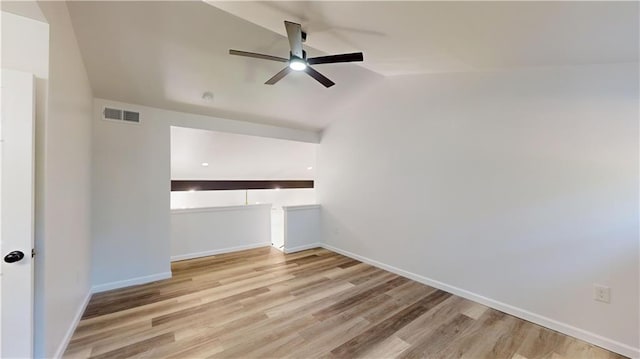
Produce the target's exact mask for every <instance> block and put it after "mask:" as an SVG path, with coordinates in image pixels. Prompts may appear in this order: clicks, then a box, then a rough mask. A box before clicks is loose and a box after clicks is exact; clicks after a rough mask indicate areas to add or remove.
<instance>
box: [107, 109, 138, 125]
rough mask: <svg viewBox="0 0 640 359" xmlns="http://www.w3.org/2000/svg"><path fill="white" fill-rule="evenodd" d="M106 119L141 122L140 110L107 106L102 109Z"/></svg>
mask: <svg viewBox="0 0 640 359" xmlns="http://www.w3.org/2000/svg"><path fill="white" fill-rule="evenodd" d="M102 115H103V117H104V119H105V120H111V121H125V122H129V123H140V112H135V111H127V110H121V109H119V108H112V107H105V108H104V111H102Z"/></svg>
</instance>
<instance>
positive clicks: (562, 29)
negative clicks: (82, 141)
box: [68, 1, 638, 130]
mask: <svg viewBox="0 0 640 359" xmlns="http://www.w3.org/2000/svg"><path fill="white" fill-rule="evenodd" d="M68 8H69V12H70V14H71V17H72V21H73V25H74V28H75V31H76V36H77V37H78V42H79V45H80V48H81V51H82V55H83V58H84V61H85V65H86V67H87V71H88V73H89V78H90V80H91V85H92V87H93V91H94V95H95V96H96V97H101V98H107V99H113V100H119V101H123V102H130V103H137V104H142V105H147V106H154V107H159V108H165V109H171V110H177V111H185V112H192V113H199V114H206V115H212V116H218V117H224V118H230V119H236V120H244V121H253V122H260V123H270V124H279V125H285V126H292V127H299V128H308V129H314V130H315V129H322V128H324V127H325V126H326V125H327V124H328V123H329V121H330V120H331V119H330V118H328V117H327V116H326V114H327V113H328V112H327V111H328V110H330V109H332V108H335V107H336V106H341V105H342V104H344V103H346V102H348V101H349V99H350V98H351V97H352V96H355V95H357V94H358V93H359V92H360V91H363V90H364V89H366V87H367V86H369V85H370V84H371V83H372V82H374V81H378V80H380V79H382V78H384V76H393V75H406V74H425V73H438V72H463V71H487V70H502V69H513V68H524V67H538V66H573V65H583V64H597V63H616V62H637V61H638V3H637V2H605V1H603V2H396V1H373V2H365V1H355V2H343V1H336V2H329V1H313V2H309V1H291V2H251V1H238V2H217V1H216V2H210V3H205V2H200V1H182V2H165V1H141V2H129V1H123V2H120V1H115V2H112V1H88V2H83V1H73V2H68ZM283 20H290V21H297V22H300V23H301V24H302V25H303V29H305V30H306V31H307V32H308V41H307V43H306V45H305V46H307V51H308V52H309V55H310V56H315V55H322V54H325V53H341V52H352V51H363V52H364V54H365V62H364V63H362V64H361V65H355V64H334V65H318V66H317V67H316V68H317V69H318V70H319V71H321V72H322V73H324V74H325V75H326V76H328V77H329V78H331V79H332V80H334V81H335V82H336V83H337V85H336V86H334V87H332V88H329V89H325V88H324V87H322V86H321V85H320V84H318V83H317V82H315V81H313V80H312V79H311V78H309V77H308V76H307V75H306V74H304V73H293V74H291V75H290V76H288V77H287V78H285V79H284V80H282V81H280V82H279V83H278V84H276V85H274V86H267V85H264V84H263V83H264V82H265V81H266V80H267V79H268V78H270V77H271V76H272V75H273V74H275V73H276V72H278V71H279V70H280V69H281V68H282V67H283V64H281V63H277V62H269V61H263V60H258V59H249V58H240V57H235V56H230V55H228V50H229V49H231V48H233V49H239V50H246V51H252V52H261V53H268V54H272V55H276V56H281V57H287V55H288V51H289V49H288V42H287V39H286V37H285V36H284V34H285V32H284V27H283V24H282V22H283ZM206 91H210V92H212V93H213V94H214V98H213V101H211V102H207V101H204V100H203V99H202V94H203V93H204V92H206Z"/></svg>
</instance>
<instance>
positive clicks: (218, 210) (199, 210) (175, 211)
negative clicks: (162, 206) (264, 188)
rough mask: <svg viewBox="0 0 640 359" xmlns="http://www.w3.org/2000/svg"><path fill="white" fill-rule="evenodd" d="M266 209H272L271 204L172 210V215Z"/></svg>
mask: <svg viewBox="0 0 640 359" xmlns="http://www.w3.org/2000/svg"><path fill="white" fill-rule="evenodd" d="M264 207H269V208H271V203H261V204H241V205H236V206H220V207H197V208H172V209H171V214H185V213H198V212H221V211H243V210H252V209H261V208H264Z"/></svg>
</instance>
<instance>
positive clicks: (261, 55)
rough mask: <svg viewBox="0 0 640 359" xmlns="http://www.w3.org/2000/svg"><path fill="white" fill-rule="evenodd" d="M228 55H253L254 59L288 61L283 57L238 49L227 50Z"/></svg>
mask: <svg viewBox="0 0 640 359" xmlns="http://www.w3.org/2000/svg"><path fill="white" fill-rule="evenodd" d="M229 55H236V56H245V57H253V58H256V59H263V60H271V61H278V62H289V59H285V58H283V57H278V56H271V55H265V54H256V53H255V52H247V51H239V50H229Z"/></svg>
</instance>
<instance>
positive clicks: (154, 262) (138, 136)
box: [92, 99, 319, 288]
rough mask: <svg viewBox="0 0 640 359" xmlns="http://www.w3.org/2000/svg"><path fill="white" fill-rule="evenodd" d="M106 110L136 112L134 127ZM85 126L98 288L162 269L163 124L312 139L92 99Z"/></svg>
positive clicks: (165, 247) (167, 175) (312, 137)
mask: <svg viewBox="0 0 640 359" xmlns="http://www.w3.org/2000/svg"><path fill="white" fill-rule="evenodd" d="M106 105H108V106H112V107H116V108H125V109H128V110H133V111H139V112H140V117H141V121H142V122H141V124H139V125H136V124H126V123H118V122H113V121H107V120H103V119H102V109H103V107H104V106H106ZM93 125H94V126H93V151H92V152H93V196H94V197H93V207H92V218H93V222H92V232H93V239H94V246H93V261H94V262H93V263H94V265H93V273H92V275H93V284H94V285H96V286H101V287H103V288H104V287H105V286H108V287H117V286H118V285H127V283H131V282H130V281H131V280H135V279H136V278H149V276H151V277H152V278H153V276H156V275H162V274H164V273H167V272H169V271H170V256H171V221H170V209H169V207H170V198H169V193H170V179H171V168H170V156H171V153H170V126H180V127H190V128H199V129H205V130H211V131H226V132H232V133H240V134H247V135H254V136H263V137H272V138H280V139H288V140H294V141H304V142H310V143H315V142H317V141H318V138H319V136H318V134H317V133H315V132H308V131H301V130H293V129H287V128H281V127H275V126H267V125H258V124H253V123H249V122H240V121H232V120H225V119H219V118H214V117H207V116H202V115H193V114H186V113H180V112H173V111H165V110H161V109H156V108H150V107H145V106H137V105H133V104H124V103H118V102H114V101H108V100H101V99H96V100H95V101H94V121H93ZM114 263H118V265H117V266H114ZM127 281H129V282H127Z"/></svg>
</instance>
